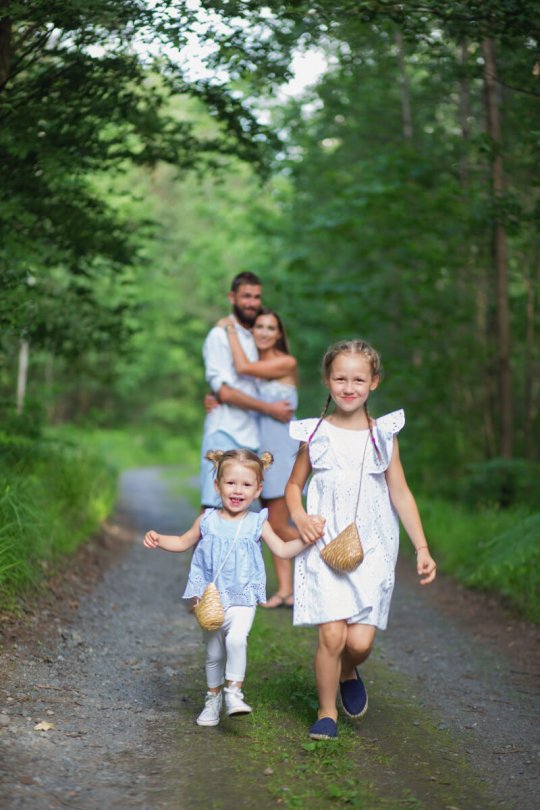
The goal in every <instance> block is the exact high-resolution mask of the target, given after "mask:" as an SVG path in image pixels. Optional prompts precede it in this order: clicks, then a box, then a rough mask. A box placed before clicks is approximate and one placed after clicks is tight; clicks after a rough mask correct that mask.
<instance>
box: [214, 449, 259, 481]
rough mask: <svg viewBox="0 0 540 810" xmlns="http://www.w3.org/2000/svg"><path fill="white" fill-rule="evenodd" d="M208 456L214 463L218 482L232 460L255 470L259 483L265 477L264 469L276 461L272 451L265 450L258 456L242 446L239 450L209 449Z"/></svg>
mask: <svg viewBox="0 0 540 810" xmlns="http://www.w3.org/2000/svg"><path fill="white" fill-rule="evenodd" d="M206 458H207V459H208V461H211V462H212V464H213V465H214V470H215V473H216V481H218V482H219V481H220V480H221V477H222V475H223V469H224V467H225V465H226V464H227V463H231V462H232V461H236V462H238V463H239V464H243V465H244V466H246V467H249V468H250V469H252V470H254V472H255V474H256V476H257V481H258V482H259V484H260V483H261V482H262V480H263V478H264V471H265V470H266V469H267V468H268V467H270V466H271V465H272V464H273V463H274V456H273V455H272V453H269V452H268V451H265V452H264V453H261V454H260V456H258V455H257V453H254V452H253V450H248V449H247V448H240V449H239V450H209V451H208V453H207V454H206Z"/></svg>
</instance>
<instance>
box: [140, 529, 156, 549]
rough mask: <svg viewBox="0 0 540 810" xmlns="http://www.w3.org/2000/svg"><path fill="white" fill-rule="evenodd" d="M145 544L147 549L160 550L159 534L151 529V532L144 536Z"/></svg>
mask: <svg viewBox="0 0 540 810" xmlns="http://www.w3.org/2000/svg"><path fill="white" fill-rule="evenodd" d="M143 543H144V545H145V546H146V548H159V534H158V533H157V532H155V531H154V530H153V529H150V531H149V532H146V534H145V535H144V540H143Z"/></svg>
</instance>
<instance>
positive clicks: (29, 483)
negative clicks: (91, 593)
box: [0, 436, 116, 610]
mask: <svg viewBox="0 0 540 810" xmlns="http://www.w3.org/2000/svg"><path fill="white" fill-rule="evenodd" d="M0 450H1V451H2V452H1V458H2V462H1V464H0V608H2V609H3V610H6V609H12V608H13V607H14V606H15V600H16V597H17V596H19V595H21V594H22V593H23V592H24V591H25V590H26V589H27V588H28V587H31V586H36V585H37V584H38V583H39V581H40V579H41V578H42V576H43V572H44V570H48V569H49V566H50V565H51V564H54V562H55V561H56V560H57V559H59V558H60V557H61V556H63V555H66V554H70V553H72V552H73V551H74V550H75V549H76V548H77V547H78V546H79V545H80V543H82V542H83V541H84V540H85V539H86V538H87V537H89V536H90V535H91V534H92V533H93V532H95V531H96V530H97V528H98V527H99V525H100V524H101V523H102V521H103V520H104V519H105V518H106V517H107V515H108V514H109V513H110V511H111V510H112V508H113V505H114V502H115V498H116V474H115V472H114V470H113V469H111V468H110V467H109V466H108V465H107V464H105V463H104V462H103V460H102V459H101V458H99V456H96V455H94V454H92V453H91V452H89V451H88V450H86V449H83V448H80V447H77V446H74V445H66V444H61V443H59V442H53V441H46V440H40V439H34V438H32V439H28V438H24V437H15V439H11V438H10V439H8V438H7V437H6V436H0Z"/></svg>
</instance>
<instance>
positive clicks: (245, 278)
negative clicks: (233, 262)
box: [231, 270, 262, 293]
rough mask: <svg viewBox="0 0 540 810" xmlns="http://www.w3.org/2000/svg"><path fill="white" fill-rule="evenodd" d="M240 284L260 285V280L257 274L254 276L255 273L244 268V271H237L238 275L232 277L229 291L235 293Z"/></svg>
mask: <svg viewBox="0 0 540 810" xmlns="http://www.w3.org/2000/svg"><path fill="white" fill-rule="evenodd" d="M242 284H250V285H251V286H252V287H262V281H261V280H260V278H259V276H256V275H255V273H250V272H249V270H246V271H245V272H244V273H238V275H237V276H235V277H234V278H233V280H232V282H231V292H234V293H235V292H236V291H237V290H238V287H241V286H242Z"/></svg>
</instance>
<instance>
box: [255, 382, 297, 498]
mask: <svg viewBox="0 0 540 810" xmlns="http://www.w3.org/2000/svg"><path fill="white" fill-rule="evenodd" d="M257 390H258V395H259V399H262V400H263V401H264V402H279V401H280V400H283V399H286V400H288V401H289V402H290V403H291V406H292V408H293V410H296V408H297V406H298V391H297V390H296V386H294V385H288V384H286V383H282V382H279V381H278V380H258V381H257ZM298 444H299V443H298V442H297V441H295V440H294V439H292V438H291V436H290V435H289V425H288V424H287V423H283V422H278V421H277V419H272V418H271V417H270V416H263V415H262V414H261V415H259V447H260V450H261V452H262V451H263V450H269V451H270V452H271V453H272V455H273V456H274V463H273V464H272V466H271V467H270V468H269V469H268V470H266V472H265V474H264V482H263V490H262V495H261V497H262V498H264V499H265V500H271V499H272V498H282V497H283V495H284V494H285V484H286V483H287V481H288V480H289V476H290V474H291V470H292V468H293V464H294V461H295V458H296V453H297V452H298Z"/></svg>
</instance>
